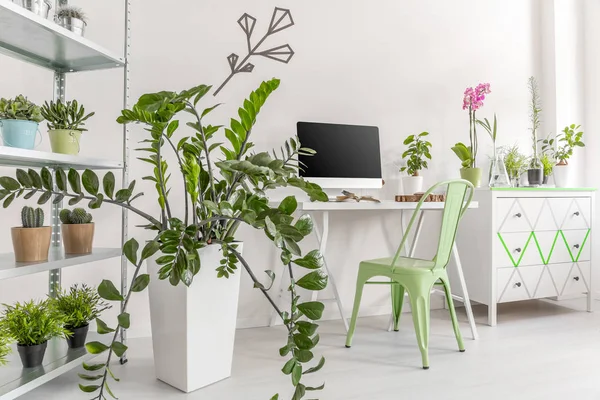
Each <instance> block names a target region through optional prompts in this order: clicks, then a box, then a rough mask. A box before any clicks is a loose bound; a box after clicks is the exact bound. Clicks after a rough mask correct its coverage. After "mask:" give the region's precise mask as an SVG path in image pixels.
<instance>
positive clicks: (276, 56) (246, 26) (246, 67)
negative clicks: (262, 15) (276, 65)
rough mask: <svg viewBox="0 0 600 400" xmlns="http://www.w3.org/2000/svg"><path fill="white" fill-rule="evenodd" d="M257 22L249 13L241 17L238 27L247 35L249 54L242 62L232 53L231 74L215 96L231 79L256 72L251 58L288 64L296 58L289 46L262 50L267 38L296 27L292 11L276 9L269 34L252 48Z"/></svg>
mask: <svg viewBox="0 0 600 400" xmlns="http://www.w3.org/2000/svg"><path fill="white" fill-rule="evenodd" d="M256 21H257V20H256V18H254V17H253V16H251V15H250V14H248V13H245V14H244V15H242V16H241V18H240V19H238V21H237V22H238V25H239V26H240V27H241V28H242V30H243V31H244V33H245V34H246V43H247V45H248V54H247V55H246V56H245V57H244V58H243V59H242V60H241V61H240V56H238V55H237V54H235V53H231V54H230V55H229V56H228V57H227V62H228V63H229V68H230V69H231V73H230V74H229V76H228V77H227V79H225V81H223V83H222V84H221V86H219V88H218V89H217V90H216V91H215V92H214V94H213V95H214V96H216V95H217V94H219V92H220V91H221V90H222V89H223V88H224V87H225V85H227V83H229V81H230V80H231V78H233V77H234V76H235V75H236V74H239V73H240V72H252V71H253V70H254V64H252V63H251V62H250V58H251V57H253V56H262V57H266V58H270V59H271V60H275V61H279V62H282V63H284V64H287V63H289V62H290V60H291V59H292V57H293V56H294V50H292V48H291V47H290V45H289V44H284V45H281V46H276V47H272V48H270V49H266V50H262V49H261V46H262V45H263V43H264V42H265V40H267V38H269V37H270V36H272V35H274V34H276V33H278V32H281V31H283V30H285V29H288V28H290V27H292V26H294V19H293V18H292V13H291V12H290V10H287V9H284V8H279V7H275V10H274V11H273V16H272V17H271V23H270V24H269V29H268V30H267V33H266V34H265V35H264V36H263V37H262V39H260V40H259V41H258V42H257V43H256V44H255V45H254V46H252V34H253V33H254V28H255V27H256Z"/></svg>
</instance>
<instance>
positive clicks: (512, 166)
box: [502, 145, 528, 187]
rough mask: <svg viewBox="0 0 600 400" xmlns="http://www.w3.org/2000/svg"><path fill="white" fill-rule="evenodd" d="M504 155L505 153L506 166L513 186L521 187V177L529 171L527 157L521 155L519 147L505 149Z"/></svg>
mask: <svg viewBox="0 0 600 400" xmlns="http://www.w3.org/2000/svg"><path fill="white" fill-rule="evenodd" d="M502 153H504V165H505V166H506V172H507V173H508V177H509V178H510V180H511V182H512V186H514V187H519V186H520V179H521V175H523V174H524V173H525V171H526V170H527V166H528V160H527V157H526V156H525V155H523V154H521V152H520V151H519V146H517V145H513V146H510V147H508V148H505V149H503V151H502Z"/></svg>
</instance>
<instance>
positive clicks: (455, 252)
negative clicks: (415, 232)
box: [452, 242, 479, 340]
mask: <svg viewBox="0 0 600 400" xmlns="http://www.w3.org/2000/svg"><path fill="white" fill-rule="evenodd" d="M452 255H453V256H454V262H456V270H457V271H456V272H457V273H458V280H459V282H460V287H461V288H462V292H463V302H464V305H465V311H466V312H467V318H468V319H469V325H470V326H471V333H472V335H473V340H477V339H479V334H478V333H477V326H475V318H474V317H473V309H472V308H471V300H470V299H469V292H468V291H467V284H466V282H465V276H464V274H463V269H462V264H461V263H460V257H459V255H458V248H457V247H456V242H455V243H454V244H453V245H452Z"/></svg>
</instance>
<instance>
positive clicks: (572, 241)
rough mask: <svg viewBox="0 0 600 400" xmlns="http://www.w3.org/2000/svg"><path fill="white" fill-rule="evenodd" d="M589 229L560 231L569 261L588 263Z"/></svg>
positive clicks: (589, 247)
mask: <svg viewBox="0 0 600 400" xmlns="http://www.w3.org/2000/svg"><path fill="white" fill-rule="evenodd" d="M590 232H591V231H590V230H589V229H578V230H565V231H561V237H562V239H563V243H564V246H565V248H566V249H567V250H568V253H569V256H570V259H571V261H573V262H578V261H590V259H591V242H590V240H589V238H590Z"/></svg>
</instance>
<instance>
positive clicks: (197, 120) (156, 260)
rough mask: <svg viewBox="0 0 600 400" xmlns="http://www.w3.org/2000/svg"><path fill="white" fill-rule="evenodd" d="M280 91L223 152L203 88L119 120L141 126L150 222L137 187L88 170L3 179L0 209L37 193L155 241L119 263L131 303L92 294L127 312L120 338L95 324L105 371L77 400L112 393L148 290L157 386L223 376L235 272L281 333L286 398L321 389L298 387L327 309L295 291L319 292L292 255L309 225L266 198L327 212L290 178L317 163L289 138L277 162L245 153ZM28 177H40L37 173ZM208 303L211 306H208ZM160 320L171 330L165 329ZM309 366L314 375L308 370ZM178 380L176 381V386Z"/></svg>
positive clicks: (245, 111) (254, 110) (263, 93)
mask: <svg viewBox="0 0 600 400" xmlns="http://www.w3.org/2000/svg"><path fill="white" fill-rule="evenodd" d="M278 87H279V80H277V79H273V80H270V81H267V82H263V83H262V84H261V85H260V87H259V88H258V89H257V90H255V91H253V92H252V93H251V94H250V96H249V97H248V98H247V99H246V100H245V101H244V102H243V106H242V107H241V108H240V109H239V110H238V115H239V119H235V118H234V119H232V120H231V122H230V125H229V127H228V128H225V129H224V131H225V140H226V141H227V142H228V144H227V145H225V144H223V143H222V142H219V141H217V133H218V132H219V130H220V127H219V126H215V125H210V124H207V123H206V122H205V120H206V118H208V116H209V114H210V113H211V112H212V110H214V109H215V108H216V107H217V106H211V107H208V108H205V109H203V110H202V109H197V104H198V103H199V102H200V100H201V99H202V98H203V96H205V95H206V93H208V92H209V91H210V90H211V87H210V86H206V85H200V86H197V87H194V88H191V89H189V90H184V91H182V92H178V93H177V92H170V91H163V92H158V93H150V94H146V95H143V96H141V97H140V99H139V100H138V102H137V103H136V104H135V105H134V106H133V108H132V109H130V110H123V111H122V115H121V116H120V117H119V118H118V122H119V123H142V124H144V125H146V126H147V129H146V130H145V131H146V132H147V136H146V139H144V142H145V143H146V146H145V147H144V148H143V149H140V150H139V151H142V152H144V153H147V154H148V156H147V157H141V159H142V161H144V162H146V163H149V164H150V165H151V166H152V169H151V171H152V172H151V175H149V176H147V177H144V179H146V180H149V181H151V182H153V183H154V185H155V187H156V190H157V200H158V205H159V208H158V210H159V211H158V213H157V215H155V216H153V215H151V214H149V213H147V212H144V211H143V210H141V209H139V208H138V207H137V206H136V205H135V204H134V202H135V200H136V199H137V198H138V197H139V196H141V195H142V193H135V181H133V182H131V184H130V185H129V186H127V187H125V188H122V189H120V190H115V176H114V174H113V173H112V172H107V173H106V174H105V175H104V177H102V179H100V178H99V177H98V176H97V175H96V174H95V173H94V172H93V171H90V170H86V171H84V172H83V174H81V175H80V174H79V172H78V171H76V170H74V169H70V170H69V171H68V173H66V172H65V171H63V170H62V169H61V168H57V169H56V179H54V180H53V177H52V174H50V173H49V171H48V170H47V169H45V168H43V169H42V175H43V176H46V177H48V175H49V177H48V178H49V179H48V180H42V179H41V177H39V176H38V177H39V179H37V178H36V179H35V180H34V181H33V186H31V187H29V186H27V185H26V183H27V182H21V181H18V180H15V179H14V178H12V177H3V178H0V185H2V186H3V187H4V189H3V190H1V191H0V200H1V199H2V198H4V197H7V196H13V197H14V196H16V197H19V196H20V195H21V194H24V193H26V194H25V195H26V196H29V197H31V196H32V194H30V193H34V194H35V193H36V192H37V193H41V195H42V197H40V200H39V202H40V203H44V202H47V201H48V200H49V199H50V197H51V196H52V195H54V196H57V197H58V198H60V199H62V198H70V199H71V200H70V203H71V205H74V204H75V203H77V202H79V201H82V200H87V201H89V202H90V203H89V207H90V208H92V209H95V208H98V207H101V206H102V205H104V204H113V205H117V206H120V207H123V208H126V209H127V210H129V211H130V212H132V213H134V214H136V215H137V216H139V217H141V218H142V219H144V220H145V221H146V222H147V224H146V225H145V227H146V228H147V229H149V230H150V231H152V232H153V238H152V239H151V240H150V241H148V242H147V243H146V244H145V246H144V247H143V249H142V250H141V251H140V249H139V243H138V242H137V240H135V239H134V238H132V239H130V240H129V241H127V242H126V243H125V244H124V246H123V253H124V255H125V256H126V258H127V259H128V260H129V261H130V262H131V263H132V264H133V265H134V266H135V269H134V273H133V277H132V278H131V279H132V280H131V283H130V284H129V285H128V291H127V293H119V291H118V290H117V289H116V287H115V285H114V283H112V282H111V281H110V280H104V281H102V283H101V284H100V285H99V286H98V294H99V295H100V296H101V297H102V298H103V299H106V300H108V301H118V302H123V305H122V309H121V310H122V312H121V314H120V315H119V317H118V318H117V324H116V326H114V327H112V328H111V327H110V326H109V325H108V324H106V323H105V322H104V321H101V320H100V319H98V320H97V322H98V326H101V327H102V332H103V333H109V332H110V334H111V335H112V339H111V340H110V342H109V344H108V345H106V344H103V343H100V342H95V341H93V342H89V343H87V344H86V348H87V350H88V351H89V352H90V353H92V354H101V353H104V352H106V354H107V355H106V360H104V362H103V363H100V364H92V365H87V364H86V365H84V369H86V370H88V371H95V374H94V375H93V376H91V377H87V376H85V377H84V378H82V379H88V378H89V379H90V380H96V382H93V383H94V384H93V385H90V382H86V383H85V385H82V386H81V388H82V390H83V391H85V392H89V393H91V392H96V396H98V397H99V398H102V397H103V396H104V397H106V393H107V392H108V393H110V392H109V390H110V389H109V386H108V385H109V382H108V379H107V378H108V376H109V368H110V363H111V361H112V357H113V355H114V356H116V357H121V356H122V355H123V354H124V353H125V351H126V350H127V346H125V344H123V343H122V342H121V341H120V339H119V338H120V336H119V335H120V333H121V330H122V329H127V328H128V327H129V323H130V317H129V314H128V313H127V305H128V303H129V300H130V298H131V295H132V294H133V293H137V292H141V291H143V290H144V289H145V288H146V287H148V285H149V284H151V285H152V292H151V293H150V298H151V307H152V311H151V314H152V321H151V322H152V326H153V330H154V333H153V338H154V339H153V340H154V350H155V351H154V357H155V359H156V366H157V371H156V372H157V375H158V376H159V378H160V379H163V380H165V381H170V382H171V384H172V385H176V386H178V387H179V388H180V389H182V390H191V389H192V388H194V387H199V386H202V385H205V384H207V383H209V382H211V381H213V382H214V381H216V380H220V379H223V378H226V377H227V376H229V373H230V367H231V356H232V349H233V342H234V336H235V322H236V307H237V299H238V285H239V274H238V273H236V271H237V270H238V266H239V265H241V266H242V267H243V269H244V270H245V271H246V272H247V273H248V275H249V276H250V278H251V280H252V281H253V283H254V287H255V288H257V289H258V290H260V291H261V293H262V294H263V295H264V296H265V297H266V299H267V300H268V301H269V303H270V304H271V305H272V306H273V308H274V309H275V311H276V312H277V314H278V315H279V317H280V318H281V319H282V321H283V324H284V327H285V328H286V339H285V345H284V346H283V347H282V348H281V349H280V350H279V351H280V354H281V356H282V357H287V358H289V360H288V361H287V362H286V363H285V366H284V367H283V372H284V373H285V374H286V375H292V384H293V386H294V397H295V398H296V399H301V398H303V397H304V396H305V394H306V392H307V391H312V390H320V389H321V388H322V387H309V386H306V385H305V384H304V382H302V377H303V376H304V375H305V374H309V373H313V372H317V371H319V370H320V369H321V368H322V367H323V365H324V363H325V359H324V358H322V357H321V358H320V359H319V360H317V359H314V357H315V354H314V353H315V348H316V346H317V344H318V341H319V339H318V334H317V327H318V325H317V324H316V323H314V321H317V320H319V319H320V318H321V316H322V313H323V310H324V305H323V304H322V303H321V302H319V301H303V300H302V298H301V296H300V295H299V294H298V292H297V289H298V288H299V287H300V288H303V289H307V290H311V291H315V290H317V291H318V290H323V289H324V288H325V287H326V286H327V281H328V278H327V275H326V274H325V273H324V272H323V269H322V267H323V257H322V256H321V255H320V253H319V252H318V251H317V250H313V251H310V252H308V253H305V254H304V255H302V251H301V249H300V246H299V245H298V243H299V242H301V241H302V239H303V238H304V237H306V236H307V235H309V234H310V233H311V232H312V229H313V223H312V220H311V218H310V216H308V215H302V216H300V217H298V218H294V216H293V213H294V212H295V210H296V208H297V201H296V198H295V197H294V196H288V197H286V198H285V199H283V200H282V201H281V202H280V203H279V205H278V206H272V205H271V204H270V203H269V199H268V198H267V197H266V194H265V193H266V192H267V191H269V190H272V189H275V188H278V187H284V186H291V187H295V188H298V189H300V190H302V191H304V192H305V193H306V194H307V195H308V197H309V198H310V199H311V200H313V201H315V200H316V201H327V200H328V198H327V195H326V194H325V193H324V192H323V190H322V189H321V188H320V187H319V186H318V185H316V184H313V183H310V182H307V181H305V180H304V179H303V178H301V177H298V176H297V175H298V174H297V171H298V162H297V157H298V155H299V154H306V155H311V154H313V153H314V152H313V151H312V150H310V149H305V148H302V147H301V146H300V145H299V143H298V142H297V140H296V139H294V138H292V139H289V140H288V141H286V142H285V143H284V145H283V147H282V149H281V154H280V155H279V154H278V153H275V152H273V153H272V154H269V153H268V152H252V153H250V152H249V150H250V149H251V148H253V146H254V144H253V143H252V141H251V139H252V133H253V131H254V128H255V124H256V121H257V117H258V115H259V112H260V110H261V109H262V107H263V106H264V104H265V102H266V100H267V99H268V98H269V96H271V94H272V93H273V91H275V90H276V89H277V88H278ZM183 112H185V113H186V117H187V113H191V115H192V116H193V121H191V122H188V123H187V124H186V125H187V126H188V127H189V128H191V135H189V136H187V135H181V136H182V137H180V138H178V140H177V142H175V139H174V138H175V136H174V135H175V134H176V133H178V130H179V129H180V120H179V119H178V118H179V116H180V115H181V113H183ZM217 149H219V150H220V151H221V157H220V158H221V159H220V160H219V161H216V162H215V161H214V159H215V157H217V156H216V155H215V154H214V153H213V152H214V151H216V150H217ZM167 151H172V152H173V153H174V155H175V160H176V162H177V170H178V171H179V172H180V173H181V176H180V177H181V180H180V182H177V184H180V185H182V187H183V189H184V192H183V193H184V196H183V199H181V198H178V199H177V207H172V206H171V204H172V203H171V201H172V199H171V197H170V196H169V193H170V189H171V184H173V182H174V179H175V177H174V176H171V175H170V173H169V165H168V163H167V161H166V160H165V158H164V154H165V152H167ZM23 173H25V172H24V171H21V170H17V179H18V178H19V177H23ZM29 173H31V174H32V175H37V172H36V171H33V170H30V171H29ZM169 177H170V179H169ZM54 184H56V189H55V188H54ZM5 203H6V202H5ZM8 204H10V202H9V203H8ZM4 205H5V206H7V205H6V204H4ZM242 224H246V225H249V226H251V227H252V228H255V229H258V230H260V231H262V232H264V233H265V235H266V236H267V238H268V239H269V240H271V241H273V243H274V245H275V246H276V247H277V248H278V249H279V251H280V259H281V261H282V263H283V264H284V265H285V270H286V272H287V273H288V274H290V276H291V277H292V279H291V284H290V285H289V286H288V291H289V292H290V296H289V297H288V296H286V297H287V298H289V301H290V303H289V304H288V306H287V307H286V308H285V309H282V308H280V306H279V304H277V303H276V301H275V300H274V296H271V294H270V292H269V289H270V288H271V287H272V283H273V279H274V278H275V274H274V272H273V271H267V278H268V280H267V282H266V283H263V282H261V281H260V280H259V279H258V277H257V276H256V275H255V274H254V272H253V270H252V269H251V268H250V265H249V264H248V262H247V261H246V259H245V258H244V257H243V256H242V252H241V243H240V242H238V241H237V240H238V235H237V231H238V228H239V227H240V226H241V225H242ZM217 254H219V255H217ZM145 261H148V264H149V269H150V274H142V273H141V268H142V266H143V264H144V262H145ZM292 264H295V265H297V266H299V267H302V268H305V269H308V270H309V272H308V273H306V274H299V273H298V272H299V271H296V270H294V269H292ZM215 270H216V271H215ZM151 276H152V278H151ZM217 278H218V279H217ZM169 284H170V285H171V286H176V287H171V286H169ZM210 285H214V287H211V286H210ZM207 287H208V290H207V289H206V288H207ZM204 292H206V293H204ZM206 295H208V296H210V295H213V296H214V297H212V298H210V297H208V298H206V297H205V296H206ZM284 310H285V311H284ZM186 313H193V320H195V321H203V322H205V321H210V324H207V323H200V324H187V322H186V320H185V317H186V315H187V314H186ZM189 318H190V319H192V317H191V316H190V317H189ZM167 319H169V321H178V322H177V323H176V324H175V325H169V324H164V322H165V321H166V320H167ZM177 324H179V325H177ZM192 325H193V326H192ZM187 330H190V331H189V332H187ZM177 331H179V333H177ZM186 332H187V335H185V333H186ZM174 343H176V344H177V345H176V346H174ZM188 352H189V354H188ZM215 360H218V365H217V364H216V362H215ZM311 362H314V363H315V365H314V366H313V367H311V368H307V364H308V363H311ZM174 371H175V372H177V374H175V375H174V374H173V372H174ZM96 374H99V375H96ZM188 379H189V380H188ZM273 398H274V399H276V398H278V396H274V397H273Z"/></svg>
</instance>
